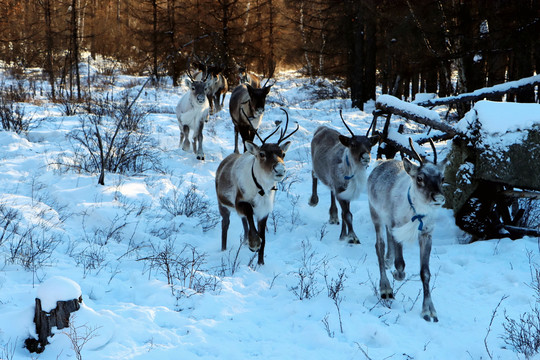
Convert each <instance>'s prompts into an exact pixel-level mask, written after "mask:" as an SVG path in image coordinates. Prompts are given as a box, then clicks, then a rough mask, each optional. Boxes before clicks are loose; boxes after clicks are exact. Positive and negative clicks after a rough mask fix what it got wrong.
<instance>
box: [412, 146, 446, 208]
mask: <svg viewBox="0 0 540 360" xmlns="http://www.w3.org/2000/svg"><path fill="white" fill-rule="evenodd" d="M429 141H430V144H431V147H432V148H433V162H429V161H427V160H424V159H422V158H421V157H420V155H418V153H417V152H416V150H415V149H414V147H413V143H412V139H411V138H409V144H410V146H411V149H412V151H413V153H414V155H415V157H416V158H417V159H418V161H420V165H415V164H413V163H412V162H411V161H410V160H409V159H407V158H403V168H404V169H405V172H406V173H407V174H408V175H409V176H410V177H411V179H412V184H413V185H412V186H413V187H414V188H415V192H416V194H418V195H419V196H420V197H421V199H422V201H423V202H424V203H425V204H430V205H435V206H440V205H442V204H443V203H444V195H443V194H442V183H443V181H444V177H443V173H442V172H443V168H444V163H441V164H437V152H436V151H435V145H434V144H433V141H432V140H431V139H430V140H429Z"/></svg>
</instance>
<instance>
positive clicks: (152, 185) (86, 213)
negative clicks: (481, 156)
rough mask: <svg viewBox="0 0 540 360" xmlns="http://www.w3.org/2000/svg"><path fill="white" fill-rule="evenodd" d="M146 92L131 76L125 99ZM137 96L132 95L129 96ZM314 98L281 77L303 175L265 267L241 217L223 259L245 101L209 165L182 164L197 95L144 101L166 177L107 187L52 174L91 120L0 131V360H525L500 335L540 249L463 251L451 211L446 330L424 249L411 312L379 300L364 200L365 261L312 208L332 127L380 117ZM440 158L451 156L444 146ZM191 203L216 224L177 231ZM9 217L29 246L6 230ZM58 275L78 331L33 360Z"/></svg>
mask: <svg viewBox="0 0 540 360" xmlns="http://www.w3.org/2000/svg"><path fill="white" fill-rule="evenodd" d="M143 80H144V79H136V78H128V77H121V76H120V77H118V84H126V85H127V84H131V85H132V84H133V83H134V82H138V83H139V84H141V83H142V82H143ZM106 89H109V90H110V91H111V92H113V93H114V94H118V93H120V92H121V91H123V90H124V89H123V88H122V87H121V85H119V86H118V87H115V88H107V87H106ZM137 90H138V86H135V87H132V88H131V94H132V96H134V95H135V94H136V92H137ZM315 90H316V89H314V88H313V86H312V85H310V83H309V81H308V80H307V79H302V78H299V77H298V76H297V74H296V73H293V72H290V73H281V74H280V75H279V76H278V77H277V83H276V84H275V85H274V86H273V88H272V90H271V92H270V95H269V98H268V102H267V108H266V112H265V115H264V120H263V123H262V125H261V130H260V131H261V133H262V134H268V133H269V132H270V131H271V130H272V129H274V127H275V124H274V123H275V121H282V120H284V114H283V112H282V111H281V110H280V108H281V107H282V108H285V109H286V110H287V111H288V112H289V115H290V119H291V122H297V123H298V124H299V125H300V130H299V131H298V132H297V133H296V134H295V135H293V137H292V138H291V140H292V146H291V148H290V150H289V151H288V153H287V156H286V158H285V160H286V167H287V169H288V176H287V178H286V179H285V180H284V182H283V184H280V186H279V191H278V192H277V194H276V204H275V210H274V213H273V215H272V216H270V219H269V221H268V233H267V243H266V251H265V262H266V264H265V265H264V266H256V265H254V264H256V260H255V261H253V257H254V254H253V253H251V252H250V251H249V249H248V248H247V247H246V246H241V247H240V245H241V244H240V237H241V233H242V230H241V229H242V225H241V222H240V220H239V218H238V217H237V216H235V215H234V214H233V215H232V216H231V227H230V229H229V250H227V251H225V252H222V251H221V240H220V236H221V235H220V234H221V226H220V225H219V220H220V219H219V214H218V212H217V202H216V195H215V190H214V175H215V172H216V169H217V166H218V165H219V162H220V161H221V160H222V159H223V158H225V157H226V156H227V155H228V154H230V153H231V152H232V150H233V147H234V144H233V140H234V137H233V127H232V123H231V120H230V116H229V113H228V99H229V95H230V94H229V95H227V98H226V105H225V110H223V111H221V112H219V113H218V114H216V115H213V116H211V118H210V121H209V123H208V124H207V125H206V127H205V131H204V148H205V154H206V160H205V161H203V162H201V161H198V160H196V158H195V155H194V154H193V153H185V152H183V151H182V150H181V149H179V147H178V141H179V129H178V125H177V121H176V117H175V115H174V107H175V105H176V103H177V102H178V100H179V98H180V96H181V95H182V94H183V93H184V92H185V91H186V88H184V87H181V88H177V89H174V88H172V87H171V86H170V85H165V86H163V87H161V88H159V89H155V88H152V87H148V88H146V89H145V90H144V91H143V93H142V95H141V98H140V99H139V100H138V102H137V104H136V106H139V107H141V108H143V109H145V111H147V112H148V114H147V118H146V121H147V125H148V126H149V129H150V130H149V132H148V133H149V134H150V136H151V138H152V140H153V141H155V142H156V144H157V146H156V148H155V149H154V150H155V153H156V154H157V156H158V158H159V162H160V164H159V168H160V170H161V171H157V170H152V171H146V172H144V173H142V174H133V175H131V176H127V175H117V174H110V173H108V174H107V175H106V177H105V186H100V185H98V184H97V180H98V175H97V174H86V173H79V172H76V171H73V170H71V171H58V169H57V167H56V166H55V165H54V163H55V162H57V161H58V159H59V154H67V156H69V155H70V152H71V151H72V150H73V146H72V144H71V143H70V142H69V141H68V140H67V138H66V135H67V134H68V133H69V132H70V131H72V130H73V129H75V128H77V127H80V120H79V119H80V118H81V116H82V115H74V116H62V112H61V111H60V110H61V109H60V105H55V104H52V103H50V102H48V101H46V99H41V101H36V102H34V103H33V104H32V105H27V107H26V112H27V114H32V116H33V117H34V118H35V119H39V118H45V120H44V121H43V122H41V123H40V124H39V126H38V127H37V128H35V129H32V130H30V131H29V133H28V135H27V136H20V135H17V134H15V133H12V132H6V131H0V169H1V172H0V183H1V184H2V189H1V191H0V205H1V206H0V210H1V211H2V213H1V214H0V224H1V227H0V255H1V259H0V359H31V358H39V359H43V360H45V359H72V358H76V354H75V352H74V350H73V348H72V342H71V340H73V339H75V340H77V339H78V344H79V345H81V346H82V352H81V358H82V359H152V360H153V359H156V360H157V359H159V360H165V359H255V358H262V359H279V360H283V359H443V360H444V359H449V360H450V359H451V360H455V359H488V358H493V359H513V358H517V357H518V355H517V353H516V352H514V351H513V349H511V348H509V347H508V346H507V345H506V344H505V343H504V340H503V339H502V338H501V335H503V333H504V329H503V323H504V321H505V315H506V316H508V317H510V318H518V317H519V315H520V314H522V313H524V312H527V311H530V308H531V306H532V305H534V301H535V298H534V295H535V293H534V290H533V289H531V288H530V287H529V284H530V282H531V267H532V265H531V262H532V263H536V264H538V263H540V249H539V241H538V239H536V238H524V239H520V240H517V241H511V240H510V239H501V240H493V241H483V242H476V243H473V244H469V245H464V244H462V243H463V241H462V239H463V234H462V233H461V232H460V230H459V229H458V228H457V227H456V226H455V224H454V219H453V216H452V212H451V211H450V210H448V209H441V211H440V212H439V215H438V220H437V228H436V230H435V232H434V237H433V250H432V255H431V272H432V281H431V286H432V288H433V290H432V297H433V301H434V304H435V307H436V309H437V312H438V315H439V322H438V323H429V322H426V321H424V320H423V319H422V318H421V317H420V311H421V303H422V295H421V281H420V277H419V274H418V272H419V249H418V245H417V244H406V246H405V249H404V257H405V261H406V264H407V265H406V272H407V277H406V280H405V281H404V282H402V283H395V284H394V285H393V286H394V289H395V293H396V295H395V297H396V299H395V300H394V301H392V302H381V301H379V299H378V297H377V295H376V292H377V291H378V290H377V289H378V282H379V275H378V265H377V258H376V255H375V247H374V245H375V234H374V229H373V226H372V223H371V219H370V215H369V210H368V204H367V196H366V194H365V193H363V194H362V195H361V197H360V199H359V200H357V201H355V202H353V203H352V206H351V208H352V212H353V216H354V226H355V231H356V234H357V235H358V237H359V238H360V241H361V244H360V245H350V244H347V243H344V242H340V241H339V240H338V238H339V232H340V226H336V225H329V224H327V221H328V208H329V204H330V194H329V191H328V189H327V188H325V187H324V186H322V185H321V186H320V187H319V196H320V199H321V200H320V203H319V205H318V206H317V207H313V208H312V207H310V206H308V200H309V197H310V195H311V158H310V140H311V137H312V134H313V132H314V131H315V129H316V128H317V127H318V126H320V125H327V126H331V127H334V128H336V129H338V130H340V131H341V132H342V133H347V131H346V129H345V128H344V126H343V124H342V122H341V120H340V117H339V110H340V109H343V115H344V118H345V120H346V121H347V122H348V123H349V124H350V127H351V128H352V129H353V131H354V132H355V133H359V134H363V133H365V132H366V130H367V129H368V127H369V124H370V122H371V119H372V116H371V111H372V110H373V105H374V104H373V103H369V104H366V110H365V112H362V111H359V110H358V109H354V108H351V102H350V100H347V99H341V98H332V99H326V100H317V99H316V95H315V92H316V91H315ZM438 147H439V149H438V150H439V151H440V152H441V153H442V154H444V153H445V151H446V144H444V143H441V144H438ZM375 151H376V148H374V149H373V154H374V153H375ZM426 151H427V152H429V149H426ZM373 157H374V156H373ZM441 157H442V155H441ZM374 164H375V162H374V161H373V162H372V165H371V166H374ZM186 195H190V196H191V197H190V198H189V197H186ZM186 199H192V200H193V199H195V200H197V201H199V204H203V205H208V207H207V209H204V211H203V213H202V214H198V215H197V216H191V217H187V216H186V215H174V211H172V210H174V209H172V208H174V207H175V204H178V203H181V202H182V201H185V200H186ZM197 201H195V202H197ZM7 214H11V218H13V219H14V220H13V221H14V222H16V223H17V225H18V228H17V229H14V228H13V223H12V224H11V225H8V224H7V223H6V219H8V218H10V217H9V216H7ZM13 214H15V215H16V216H13ZM201 221H203V222H204V224H201ZM203 225H204V226H205V228H206V227H210V229H208V230H207V231H203ZM213 225H215V226H213ZM10 226H11V227H10ZM6 229H7V230H6ZM2 234H3V235H2ZM23 235H24V236H23ZM20 239H24V241H25V243H24V244H19V240H20ZM30 239H32V243H31V244H29V243H28V242H29V241H30ZM18 245H20V246H18ZM21 251H26V252H27V254H32V253H33V254H34V257H32V256H29V255H28V256H26V257H25V256H24V254H22V255H21ZM21 259H26V262H25V263H24V264H21V262H22V261H23V260H21ZM11 260H13V261H11ZM167 264H168V265H169V270H170V277H169V279H168V278H167V272H166V269H167V267H166V265H167ZM23 265H24V266H23ZM182 272H183V273H182ZM340 275H342V279H343V280H344V282H343V289H342V290H341V291H339V293H338V298H337V301H334V300H332V299H331V298H330V297H329V296H328V288H329V287H330V286H331V285H334V284H335V283H336V280H337V279H339V278H340ZM55 276H63V277H66V278H68V279H71V280H72V281H74V282H75V283H76V284H71V283H70V284H71V285H69V286H70V287H71V288H70V289H67V290H68V291H66V289H62V288H61V287H62V286H61V285H60V289H59V290H55V291H58V295H59V296H60V297H62V296H63V295H64V293H65V292H68V293H72V292H73V291H74V289H77V284H78V285H79V286H80V291H81V292H82V297H83V304H82V307H81V309H80V310H79V311H78V312H76V313H74V314H73V315H72V323H73V325H72V328H71V329H63V330H58V331H57V334H56V335H55V336H53V337H52V338H51V339H50V344H49V345H47V347H46V350H45V351H44V352H43V353H42V354H39V355H36V354H30V353H29V352H28V351H27V350H26V349H24V348H23V342H24V340H25V339H26V338H28V337H29V336H32V335H34V334H35V330H34V327H33V323H32V318H33V311H34V298H35V297H36V296H37V295H38V294H42V296H44V297H46V298H47V299H49V300H50V297H54V293H52V292H53V290H51V288H47V287H45V288H43V287H40V284H41V283H43V282H44V281H46V280H48V279H51V278H53V277H55ZM55 279H58V278H55ZM168 280H169V281H168ZM168 282H169V283H172V284H168ZM53 283H54V281H53ZM60 283H61V284H62V282H60ZM44 286H45V285H44ZM190 287H191V289H190ZM196 290H197V291H196ZM499 303H500V306H498V304H499ZM338 310H339V312H338ZM491 322H492V323H491ZM340 323H341V325H342V326H340ZM341 328H342V331H341ZM85 341H86V342H85ZM488 352H489V353H488Z"/></svg>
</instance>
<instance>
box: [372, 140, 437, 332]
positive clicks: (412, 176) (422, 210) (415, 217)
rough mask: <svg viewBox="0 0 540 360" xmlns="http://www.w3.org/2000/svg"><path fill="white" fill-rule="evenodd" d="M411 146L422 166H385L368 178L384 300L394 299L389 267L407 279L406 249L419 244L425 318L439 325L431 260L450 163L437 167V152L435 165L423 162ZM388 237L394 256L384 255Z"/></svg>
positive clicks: (397, 276) (401, 163)
mask: <svg viewBox="0 0 540 360" xmlns="http://www.w3.org/2000/svg"><path fill="white" fill-rule="evenodd" d="M409 144H410V146H411V149H412V151H413V154H414V156H415V157H416V158H417V159H418V161H419V162H420V165H415V164H413V163H412V162H411V161H410V160H409V159H407V158H403V160H402V161H398V160H386V161H383V162H381V163H380V164H379V165H378V166H377V167H375V169H373V171H372V172H371V174H370V175H369V177H368V182H367V184H368V200H369V210H370V212H371V219H372V221H373V225H374V226H375V232H376V237H377V239H376V244H375V249H376V251H377V258H378V260H379V270H380V273H381V278H380V284H379V287H380V292H381V298H383V299H392V298H393V297H394V294H393V290H392V287H391V286H390V282H389V281H388V278H387V277H386V267H390V264H391V263H392V261H393V262H394V267H395V271H393V272H392V274H393V276H394V279H396V280H403V279H404V278H405V271H404V270H405V261H404V260H403V243H404V242H407V241H414V240H415V239H417V240H418V242H419V245H420V278H421V279H422V285H423V289H424V301H423V304H422V317H423V318H424V320H426V321H431V320H433V321H435V322H436V321H438V317H437V312H436V311H435V307H434V306H433V302H432V300H431V294H430V289H429V280H430V271H429V257H430V253H431V234H432V233H433V228H434V226H435V212H436V210H437V209H438V208H439V207H441V205H442V204H443V202H444V196H443V194H442V192H441V187H442V182H443V175H442V171H443V168H444V163H443V164H439V165H437V153H436V151H435V145H433V141H431V147H432V148H433V163H431V162H429V161H427V160H423V159H422V158H421V157H420V156H419V155H418V153H417V152H416V150H415V149H414V147H413V142H412V139H410V138H409ZM384 233H386V240H387V243H388V251H387V254H386V261H385V254H384V250H385V249H384V247H385V243H384Z"/></svg>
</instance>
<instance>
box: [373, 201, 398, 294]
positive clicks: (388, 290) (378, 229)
mask: <svg viewBox="0 0 540 360" xmlns="http://www.w3.org/2000/svg"><path fill="white" fill-rule="evenodd" d="M369 210H370V212H371V220H372V221H373V225H374V226H375V233H376V237H377V240H376V242H375V250H376V252H377V259H378V261H379V272H380V274H381V280H380V282H379V290H380V295H381V299H393V298H394V291H393V290H392V286H390V281H388V277H387V276H386V266H385V261H384V238H383V230H384V225H383V224H382V223H381V220H380V218H379V216H378V215H377V214H376V212H375V210H374V209H373V208H372V207H371V205H370V207H369Z"/></svg>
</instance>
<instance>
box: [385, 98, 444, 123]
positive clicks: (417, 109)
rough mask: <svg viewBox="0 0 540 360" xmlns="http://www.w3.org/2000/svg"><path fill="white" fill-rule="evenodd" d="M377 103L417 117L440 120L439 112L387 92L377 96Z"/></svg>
mask: <svg viewBox="0 0 540 360" xmlns="http://www.w3.org/2000/svg"><path fill="white" fill-rule="evenodd" d="M377 103H379V104H382V105H384V106H390V107H394V108H398V109H400V110H403V111H405V112H407V113H408V114H413V115H416V116H418V117H423V118H426V119H430V120H433V121H436V122H440V121H441V118H440V116H439V114H438V113H437V112H436V111H435V110H430V109H427V108H425V107H422V106H418V105H416V104H413V103H409V102H407V101H403V100H400V99H398V98H397V97H395V96H392V95H387V94H385V95H380V96H379V97H378V98H377Z"/></svg>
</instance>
